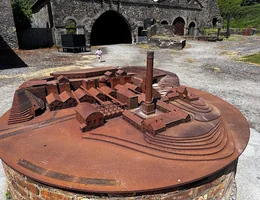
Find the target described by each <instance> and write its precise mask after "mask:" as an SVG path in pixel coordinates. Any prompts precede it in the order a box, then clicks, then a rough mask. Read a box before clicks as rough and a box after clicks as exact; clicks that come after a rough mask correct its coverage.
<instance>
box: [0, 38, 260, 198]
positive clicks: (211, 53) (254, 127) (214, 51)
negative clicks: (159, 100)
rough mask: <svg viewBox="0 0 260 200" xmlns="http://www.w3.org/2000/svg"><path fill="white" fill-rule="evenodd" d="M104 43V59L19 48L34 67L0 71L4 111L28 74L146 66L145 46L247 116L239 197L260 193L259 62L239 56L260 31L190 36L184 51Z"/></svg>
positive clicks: (255, 48) (185, 80)
mask: <svg viewBox="0 0 260 200" xmlns="http://www.w3.org/2000/svg"><path fill="white" fill-rule="evenodd" d="M102 49H103V52H104V56H103V60H104V62H101V63H98V62H97V61H96V59H95V57H94V56H93V55H91V54H89V53H82V54H70V53H60V52H57V51H56V50H55V49H45V50H44V49H41V50H33V51H17V54H18V55H19V56H20V57H21V58H22V59H23V60H24V61H25V62H26V63H27V64H28V66H29V67H27V68H18V69H8V70H2V71H0V83H1V84H0V89H1V101H0V114H1V115H2V114H4V113H5V112H6V111H7V110H8V109H9V108H10V107H11V103H12V97H13V94H14V91H15V89H17V87H18V86H19V85H20V84H21V83H22V82H23V81H25V80H28V79H29V78H35V77H38V76H45V75H48V74H49V73H50V72H52V71H55V70H67V69H68V70H69V69H75V68H88V67H100V66H128V65H138V66H140V65H143V66H145V64H146V52H147V51H148V50H153V51H155V67H156V68H160V69H163V70H168V71H171V72H174V73H176V74H177V75H178V76H179V78H180V82H181V84H183V85H187V86H190V87H194V88H197V89H200V90H203V91H206V92H210V93H212V94H214V95H216V96H218V97H220V98H223V99H224V100H226V101H227V102H229V103H231V104H232V105H234V106H235V107H236V108H238V109H239V110H240V111H241V112H242V113H243V114H244V116H245V117H246V118H247V120H248V123H249V125H250V128H251V129H250V130H251V136H250V141H249V145H248V146H247V148H246V150H245V151H244V152H243V154H242V156H241V157H240V159H239V163H238V170H237V175H236V180H237V188H238V198H237V199H238V200H258V199H260V189H259V188H260V133H259V132H260V121H259V119H260V76H259V75H260V66H257V65H254V64H248V63H244V62H241V61H239V59H240V56H243V55H248V54H251V53H257V52H260V37H254V36H252V37H242V36H237V37H232V39H230V40H229V41H223V42H217V43H208V42H199V41H188V42H187V47H186V48H185V49H183V50H182V51H177V50H169V49H157V48H153V49H149V48H148V46H146V45H110V46H103V47H102ZM93 51H94V49H93ZM234 117H235V116H234ZM0 183H1V184H0V192H1V196H0V199H4V198H5V197H4V196H5V193H6V184H5V176H4V174H3V170H2V168H0Z"/></svg>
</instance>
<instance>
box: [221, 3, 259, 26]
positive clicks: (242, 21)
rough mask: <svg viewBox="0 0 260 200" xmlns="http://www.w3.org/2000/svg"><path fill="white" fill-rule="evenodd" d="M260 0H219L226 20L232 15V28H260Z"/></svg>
mask: <svg viewBox="0 0 260 200" xmlns="http://www.w3.org/2000/svg"><path fill="white" fill-rule="evenodd" d="M259 1H260V0H218V5H219V8H220V12H221V15H222V16H223V18H224V24H225V20H226V19H227V16H228V15H230V17H231V22H230V27H232V28H259V29H260V23H259V22H260V2H259Z"/></svg>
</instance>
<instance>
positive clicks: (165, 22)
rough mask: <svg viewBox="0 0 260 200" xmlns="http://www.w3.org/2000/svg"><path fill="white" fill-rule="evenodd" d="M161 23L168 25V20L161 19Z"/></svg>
mask: <svg viewBox="0 0 260 200" xmlns="http://www.w3.org/2000/svg"><path fill="white" fill-rule="evenodd" d="M161 24H162V25H168V24H169V22H168V21H167V20H162V21H161Z"/></svg>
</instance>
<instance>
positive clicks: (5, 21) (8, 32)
mask: <svg viewBox="0 0 260 200" xmlns="http://www.w3.org/2000/svg"><path fill="white" fill-rule="evenodd" d="M10 2H11V1H10V0H1V1H0V8H1V9H0V23H1V28H0V37H2V39H3V40H4V41H5V42H6V43H7V44H8V45H9V47H11V48H17V47H18V43H17V36H16V29H15V24H14V18H13V12H12V8H11V3H10ZM4 46H5V45H3V44H0V50H1V49H3V48H4Z"/></svg>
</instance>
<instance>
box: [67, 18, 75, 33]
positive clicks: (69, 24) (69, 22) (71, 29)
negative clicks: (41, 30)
mask: <svg viewBox="0 0 260 200" xmlns="http://www.w3.org/2000/svg"><path fill="white" fill-rule="evenodd" d="M65 28H66V31H67V34H76V33H77V23H76V22H75V21H74V20H73V19H69V20H67V21H66V23H65Z"/></svg>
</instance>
